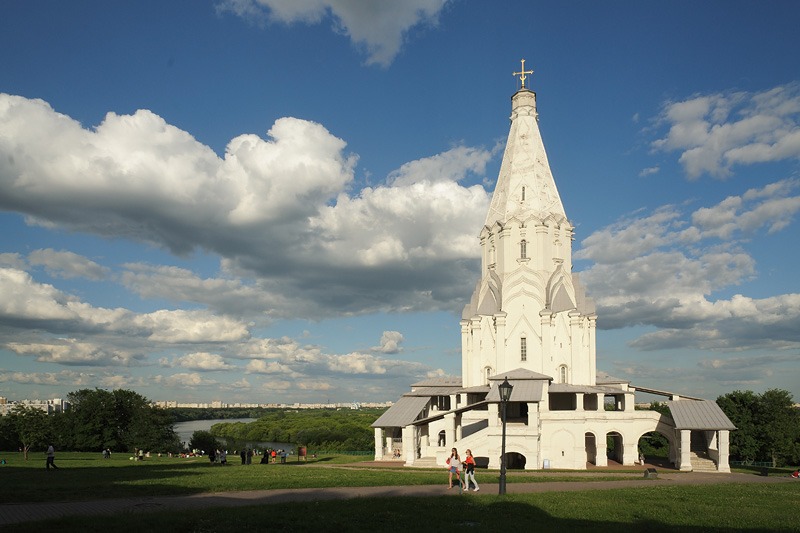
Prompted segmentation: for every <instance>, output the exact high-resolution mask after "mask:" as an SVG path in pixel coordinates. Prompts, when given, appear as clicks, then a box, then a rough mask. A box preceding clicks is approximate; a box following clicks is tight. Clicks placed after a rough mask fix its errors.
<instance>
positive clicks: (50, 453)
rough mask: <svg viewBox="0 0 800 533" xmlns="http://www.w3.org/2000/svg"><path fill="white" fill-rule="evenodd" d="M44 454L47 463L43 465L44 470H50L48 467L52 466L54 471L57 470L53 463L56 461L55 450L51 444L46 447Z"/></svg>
mask: <svg viewBox="0 0 800 533" xmlns="http://www.w3.org/2000/svg"><path fill="white" fill-rule="evenodd" d="M46 453H47V462H46V463H45V464H44V466H45V468H46V469H47V470H50V467H51V466H52V467H53V468H54V469H56V470H58V467H57V466H56V463H55V461H56V449H55V448H53V445H52V444H51V445H50V446H48V447H47V452H46Z"/></svg>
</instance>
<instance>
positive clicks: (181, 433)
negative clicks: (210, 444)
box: [173, 418, 294, 452]
mask: <svg viewBox="0 0 800 533" xmlns="http://www.w3.org/2000/svg"><path fill="white" fill-rule="evenodd" d="M255 420H257V419H256V418H214V419H212V420H190V421H188V422H176V423H175V425H174V426H173V427H174V429H175V433H177V434H178V438H179V439H180V441H181V443H183V445H184V446H188V444H189V441H190V440H192V434H194V432H195V431H209V430H210V429H211V426H213V425H214V424H219V423H221V422H230V423H233V422H244V423H247V422H254V421H255ZM241 446H250V447H254V448H258V449H261V450H263V449H266V448H274V449H276V450H286V451H289V452H293V451H294V444H289V443H286V442H249V441H248V442H244V443H236V447H237V448H239V449H241Z"/></svg>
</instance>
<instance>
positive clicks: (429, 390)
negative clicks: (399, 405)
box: [403, 386, 461, 397]
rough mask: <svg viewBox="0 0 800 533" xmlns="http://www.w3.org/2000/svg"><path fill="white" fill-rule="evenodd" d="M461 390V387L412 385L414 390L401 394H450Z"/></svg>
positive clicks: (429, 395)
mask: <svg viewBox="0 0 800 533" xmlns="http://www.w3.org/2000/svg"><path fill="white" fill-rule="evenodd" d="M459 391H461V387H460V386H459V387H414V390H412V391H411V392H407V393H405V394H403V396H428V397H431V396H450V395H451V394H457V393H458V392H459Z"/></svg>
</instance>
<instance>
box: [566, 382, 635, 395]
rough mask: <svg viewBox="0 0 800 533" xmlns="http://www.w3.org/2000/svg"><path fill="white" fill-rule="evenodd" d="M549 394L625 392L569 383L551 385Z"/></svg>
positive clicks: (612, 388) (613, 388) (611, 388)
mask: <svg viewBox="0 0 800 533" xmlns="http://www.w3.org/2000/svg"><path fill="white" fill-rule="evenodd" d="M550 392H582V393H584V394H606V393H607V394H620V393H623V392H625V391H623V390H621V389H619V388H615V387H603V386H602V385H601V386H595V387H592V386H591V385H570V384H569V383H553V384H552V385H550Z"/></svg>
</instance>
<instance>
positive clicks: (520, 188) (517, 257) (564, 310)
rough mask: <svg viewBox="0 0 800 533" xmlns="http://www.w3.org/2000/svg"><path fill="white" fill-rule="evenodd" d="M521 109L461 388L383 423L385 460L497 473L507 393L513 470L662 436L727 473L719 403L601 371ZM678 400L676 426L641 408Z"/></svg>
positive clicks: (549, 182) (483, 245)
mask: <svg viewBox="0 0 800 533" xmlns="http://www.w3.org/2000/svg"><path fill="white" fill-rule="evenodd" d="M531 73H532V71H525V68H524V61H523V64H522V69H521V72H517V73H515V75H518V76H520V81H521V88H520V90H518V91H517V92H516V93H515V94H514V95H513V96H512V98H511V117H510V118H511V126H510V131H509V134H508V140H507V143H506V148H505V152H504V154H503V161H502V164H501V167H500V172H499V175H498V178H497V183H496V185H495V190H494V193H493V196H492V200H491V204H490V207H489V212H488V213H487V216H486V220H485V223H484V226H483V228H482V229H481V230H480V234H479V243H480V250H481V253H480V257H481V269H480V279H479V281H478V283H477V284H476V286H475V290H474V292H473V294H472V298H471V299H470V302H469V304H467V305H466V306H465V308H464V311H463V313H462V318H461V352H462V356H461V357H462V360H461V364H462V370H461V377H460V378H440V379H433V380H427V381H423V382H420V383H416V384H413V385H411V391H410V392H408V393H406V394H404V395H403V396H402V397H401V398H400V399H399V400H398V401H397V402H396V403H395V404H394V405H392V407H390V408H389V409H388V410H387V411H386V412H385V413H384V414H383V415H382V416H381V417H380V418H378V420H376V421H375V422H374V423H373V428H374V430H375V459H376V460H384V459H391V458H395V459H396V458H400V459H401V460H403V461H404V462H405V464H406V465H407V466H433V465H441V466H443V465H444V464H445V460H446V458H447V457H448V456H449V452H450V449H451V448H452V447H456V448H458V449H459V450H460V451H463V450H464V449H467V448H470V449H471V450H472V452H473V454H474V456H475V457H476V460H477V461H478V464H479V465H481V466H487V467H489V468H499V467H500V457H501V438H502V419H501V409H500V406H501V403H500V395H499V392H498V385H499V384H500V383H502V382H503V380H505V379H508V381H509V383H510V384H511V385H512V386H513V389H512V392H511V398H510V399H509V401H508V403H507V404H506V421H507V424H506V465H507V466H508V467H509V468H524V469H542V468H559V469H585V468H587V467H588V466H589V465H595V466H607V465H608V464H609V461H613V462H616V463H620V464H623V465H634V464H637V463H638V462H639V458H640V453H639V441H640V439H641V438H643V437H646V436H647V434H648V433H651V432H657V433H660V434H661V435H663V436H664V437H666V439H667V441H668V443H669V461H670V462H672V463H673V464H674V465H675V466H676V467H678V468H680V469H681V470H701V469H702V470H714V471H720V472H729V471H730V468H729V466H728V438H729V431H730V430H732V429H735V427H734V426H733V424H732V423H731V422H730V420H729V419H728V418H727V417H726V416H725V414H724V413H723V412H722V410H721V409H720V408H719V407H718V406H717V405H716V403H715V402H712V401H706V400H701V399H699V398H689V397H685V396H684V397H681V396H679V395H677V394H673V393H670V392H666V391H658V390H654V389H648V388H644V387H637V386H634V385H632V384H631V383H629V382H627V381H624V380H617V379H614V378H612V377H610V376H608V375H606V374H604V373H602V372H598V371H597V361H596V349H595V329H596V322H597V315H596V314H595V309H594V304H593V302H592V301H591V300H590V299H589V298H588V297H587V295H586V293H585V290H584V288H583V286H582V285H581V283H580V280H579V277H578V275H577V274H575V273H573V272H572V241H573V238H574V227H573V226H572V224H570V222H569V219H568V218H567V216H566V212H565V211H564V206H563V204H562V202H561V198H560V196H559V193H558V189H557V188H556V183H555V180H554V178H553V175H552V172H551V169H550V165H549V163H548V160H547V154H546V152H545V148H544V143H543V141H542V136H541V133H540V130H539V117H538V113H537V107H536V93H535V92H533V91H531V90H530V89H528V88H526V87H525V85H526V83H525V80H526V78H527V77H528V76H527V74H531ZM637 390H638V391H641V392H646V393H650V394H656V395H661V396H664V397H666V398H667V401H666V404H667V406H668V407H669V411H670V415H669V416H668V415H665V414H660V413H658V412H655V411H649V410H636V409H634V396H635V393H636V391H637Z"/></svg>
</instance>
